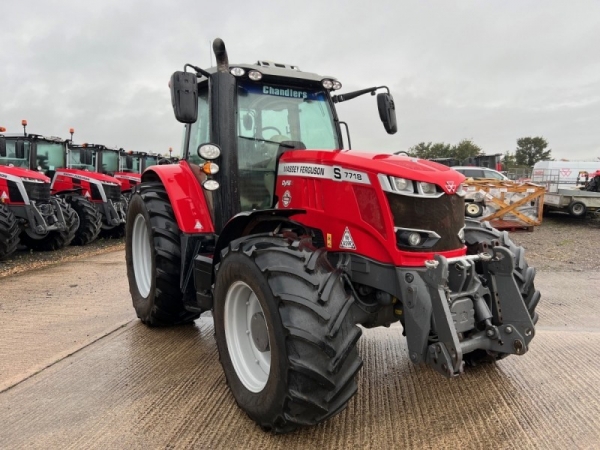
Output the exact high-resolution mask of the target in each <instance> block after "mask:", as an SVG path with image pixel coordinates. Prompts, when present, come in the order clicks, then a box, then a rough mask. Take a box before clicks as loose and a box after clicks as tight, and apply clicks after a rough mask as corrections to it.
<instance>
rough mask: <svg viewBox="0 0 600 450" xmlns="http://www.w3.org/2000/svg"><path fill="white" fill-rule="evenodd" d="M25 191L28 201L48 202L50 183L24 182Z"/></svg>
mask: <svg viewBox="0 0 600 450" xmlns="http://www.w3.org/2000/svg"><path fill="white" fill-rule="evenodd" d="M23 184H24V185H25V190H26V191H27V195H28V196H29V200H35V201H43V200H50V183H33V182H30V181H24V182H23Z"/></svg>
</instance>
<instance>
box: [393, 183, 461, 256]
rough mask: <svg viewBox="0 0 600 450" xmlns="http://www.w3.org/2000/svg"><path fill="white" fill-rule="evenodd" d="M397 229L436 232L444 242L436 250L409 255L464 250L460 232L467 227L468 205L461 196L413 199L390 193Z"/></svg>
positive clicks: (429, 249) (441, 241)
mask: <svg viewBox="0 0 600 450" xmlns="http://www.w3.org/2000/svg"><path fill="white" fill-rule="evenodd" d="M386 196H387V199H388V203H389V205H390V209H391V211H392V215H393V216H394V226H396V227H402V228H413V229H419V230H428V231H435V232H436V233H437V234H439V235H440V237H441V239H440V240H438V241H437V242H436V244H435V245H434V246H433V247H432V248H428V249H415V250H410V249H409V248H406V247H403V248H402V249H403V250H407V251H420V252H423V251H428V252H429V251H434V252H442V251H446V250H454V249H457V248H461V247H462V246H463V245H464V244H463V243H462V242H461V240H460V239H459V237H458V232H459V231H460V230H461V228H463V227H464V226H465V201H464V199H463V198H462V197H459V196H458V195H446V194H444V195H442V196H441V197H438V198H423V197H409V196H406V195H398V194H391V193H387V192H386Z"/></svg>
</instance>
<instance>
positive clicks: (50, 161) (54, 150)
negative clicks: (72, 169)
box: [36, 140, 65, 175]
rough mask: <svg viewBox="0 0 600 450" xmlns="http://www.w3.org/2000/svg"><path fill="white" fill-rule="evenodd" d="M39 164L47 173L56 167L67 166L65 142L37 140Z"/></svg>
mask: <svg viewBox="0 0 600 450" xmlns="http://www.w3.org/2000/svg"><path fill="white" fill-rule="evenodd" d="M36 158H37V161H36V162H37V166H38V168H39V169H40V170H42V171H43V172H44V173H46V175H47V174H48V173H49V172H52V171H54V170H56V169H60V168H63V167H65V143H64V142H51V141H43V140H39V141H37V151H36Z"/></svg>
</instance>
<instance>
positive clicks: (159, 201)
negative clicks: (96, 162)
mask: <svg viewBox="0 0 600 450" xmlns="http://www.w3.org/2000/svg"><path fill="white" fill-rule="evenodd" d="M125 262H126V265H127V278H128V279H129V291H130V292H131V298H132V301H133V307H134V309H135V312H136V313H137V316H138V317H139V318H140V320H141V321H142V322H143V323H144V324H146V325H148V326H169V325H180V324H184V323H190V322H193V321H194V320H195V319H197V318H198V317H199V316H200V314H198V313H197V312H190V311H188V310H186V309H185V306H184V303H183V293H182V292H181V289H180V288H179V280H180V271H181V232H180V230H179V227H178V226H177V221H176V220H175V215H174V214H173V208H172V207H171V203H170V201H169V196H168V195H167V191H166V190H165V188H164V186H163V185H162V184H161V183H160V182H152V183H143V184H142V185H140V189H139V191H138V192H136V193H135V194H134V195H133V196H132V197H131V202H130V204H129V211H128V214H127V223H126V241H125Z"/></svg>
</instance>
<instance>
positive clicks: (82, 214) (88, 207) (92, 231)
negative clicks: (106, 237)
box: [65, 195, 102, 245]
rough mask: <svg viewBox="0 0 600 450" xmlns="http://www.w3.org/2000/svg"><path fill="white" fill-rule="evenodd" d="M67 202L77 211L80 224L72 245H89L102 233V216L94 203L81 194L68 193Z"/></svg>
mask: <svg viewBox="0 0 600 450" xmlns="http://www.w3.org/2000/svg"><path fill="white" fill-rule="evenodd" d="M65 200H66V202H67V203H68V204H69V205H71V208H73V210H74V211H75V213H77V218H78V222H79V226H78V227H77V230H75V237H74V238H73V240H72V241H71V245H87V244H89V243H90V242H92V241H93V240H95V239H96V238H97V237H98V234H100V225H101V221H102V217H101V216H100V213H98V210H97V209H96V208H95V207H94V205H93V204H92V203H91V202H90V201H89V200H88V199H86V198H85V197H83V196H81V195H67V196H66V197H65Z"/></svg>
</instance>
